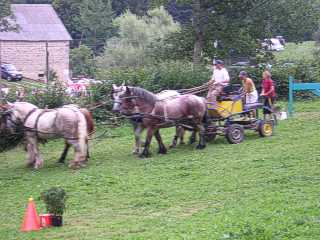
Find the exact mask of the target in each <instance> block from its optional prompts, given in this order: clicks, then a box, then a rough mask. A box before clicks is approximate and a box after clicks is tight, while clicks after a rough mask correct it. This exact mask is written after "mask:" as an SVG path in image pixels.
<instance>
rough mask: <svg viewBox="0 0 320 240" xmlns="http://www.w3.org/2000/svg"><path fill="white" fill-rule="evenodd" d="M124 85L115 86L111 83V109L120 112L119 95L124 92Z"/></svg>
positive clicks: (120, 100)
mask: <svg viewBox="0 0 320 240" xmlns="http://www.w3.org/2000/svg"><path fill="white" fill-rule="evenodd" d="M126 88H127V87H126V86H124V84H122V85H121V86H117V85H116V84H112V92H111V93H112V98H113V108H112V111H114V112H120V108H121V103H122V99H121V96H122V95H123V94H125V92H126Z"/></svg>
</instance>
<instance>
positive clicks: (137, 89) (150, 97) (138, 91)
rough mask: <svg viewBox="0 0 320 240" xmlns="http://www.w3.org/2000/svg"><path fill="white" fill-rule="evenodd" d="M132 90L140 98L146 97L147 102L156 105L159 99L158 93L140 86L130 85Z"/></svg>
mask: <svg viewBox="0 0 320 240" xmlns="http://www.w3.org/2000/svg"><path fill="white" fill-rule="evenodd" d="M130 91H131V93H132V95H133V96H137V97H139V98H142V99H144V100H145V101H146V102H148V103H150V104H152V105H154V104H155V103H156V101H157V100H158V97H157V95H155V94H153V93H152V92H150V91H148V90H145V89H143V88H140V87H130Z"/></svg>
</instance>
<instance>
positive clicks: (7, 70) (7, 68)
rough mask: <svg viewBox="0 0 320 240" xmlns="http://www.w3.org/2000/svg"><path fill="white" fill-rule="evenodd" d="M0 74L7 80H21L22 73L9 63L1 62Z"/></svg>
mask: <svg viewBox="0 0 320 240" xmlns="http://www.w3.org/2000/svg"><path fill="white" fill-rule="evenodd" d="M1 76H2V78H4V79H7V80H8V81H14V80H15V81H21V80H22V73H21V72H19V71H18V70H17V69H16V67H15V66H14V65H12V64H9V63H4V64H1Z"/></svg>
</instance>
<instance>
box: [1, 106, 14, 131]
mask: <svg viewBox="0 0 320 240" xmlns="http://www.w3.org/2000/svg"><path fill="white" fill-rule="evenodd" d="M12 113H13V109H12V106H11V104H3V105H0V130H1V131H3V130H5V129H11V127H12V126H11V118H12V116H11V115H12Z"/></svg>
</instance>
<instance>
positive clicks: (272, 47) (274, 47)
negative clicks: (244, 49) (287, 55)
mask: <svg viewBox="0 0 320 240" xmlns="http://www.w3.org/2000/svg"><path fill="white" fill-rule="evenodd" d="M261 46H262V48H264V49H265V50H269V51H277V52H278V51H283V50H284V45H282V44H281V41H280V40H279V39H278V38H269V39H264V41H263V42H262V43H261Z"/></svg>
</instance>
